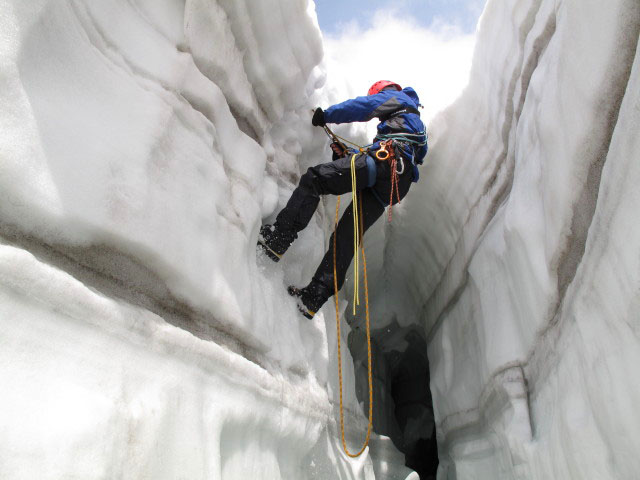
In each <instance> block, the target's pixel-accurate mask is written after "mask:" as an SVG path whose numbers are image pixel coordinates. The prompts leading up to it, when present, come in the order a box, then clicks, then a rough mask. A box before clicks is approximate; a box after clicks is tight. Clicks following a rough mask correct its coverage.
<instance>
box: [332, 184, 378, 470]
mask: <svg viewBox="0 0 640 480" xmlns="http://www.w3.org/2000/svg"><path fill="white" fill-rule="evenodd" d="M359 199H360V215H359V217H360V235H358V240H360V248H361V250H362V264H363V267H364V296H365V305H366V307H365V312H366V322H367V323H366V326H367V361H368V371H369V372H368V373H369V426H368V427H367V436H366V438H365V440H364V445H362V448H361V449H360V451H359V452H358V453H351V452H349V449H348V448H347V441H346V440H345V437H344V410H343V405H342V352H341V349H340V313H339V310H338V305H339V301H338V273H337V253H336V251H337V248H336V247H337V244H338V240H337V239H338V218H339V213H340V197H338V201H337V203H336V219H335V230H334V232H333V286H334V289H335V292H334V298H335V302H336V334H337V337H338V377H339V380H340V431H341V434H342V448H343V449H344V453H346V454H347V455H348V456H349V457H351V458H356V457H359V456H360V455H362V452H364V450H365V449H366V448H367V446H368V445H369V438H370V437H371V427H372V424H373V379H372V369H371V329H370V321H369V286H368V282H367V258H366V256H365V254H364V243H363V241H362V235H363V234H364V233H363V232H364V229H363V228H362V194H360V196H359ZM354 203H355V202H354ZM352 205H353V203H352ZM353 208H355V209H357V208H358V205H357V204H356V205H353ZM355 213H357V212H354V214H355ZM354 235H356V232H355V231H354ZM355 253H356V255H357V253H358V252H357V250H356V252H355Z"/></svg>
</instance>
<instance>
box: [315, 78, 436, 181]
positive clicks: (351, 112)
mask: <svg viewBox="0 0 640 480" xmlns="http://www.w3.org/2000/svg"><path fill="white" fill-rule="evenodd" d="M419 105H420V99H419V98H418V94H417V93H416V91H415V90H414V89H413V88H411V87H407V88H405V89H403V90H402V91H397V90H385V91H382V92H380V93H376V94H375V95H367V96H364V97H356V98H354V99H351V100H347V101H345V102H342V103H338V104H337V105H333V106H332V107H329V108H327V109H326V110H325V112H324V119H325V121H326V122H327V123H351V122H368V121H369V120H371V119H373V118H378V119H380V123H379V124H378V135H376V138H374V144H373V146H372V148H371V149H372V150H377V149H378V148H379V141H380V140H382V139H383V138H380V136H383V135H387V134H398V133H406V134H413V135H417V136H414V137H410V138H413V139H417V140H420V141H424V142H425V143H424V145H422V146H413V145H410V144H406V143H404V144H402V143H401V150H402V154H403V156H404V157H405V158H408V159H410V160H411V163H412V164H413V169H414V177H413V181H414V182H417V181H418V168H417V167H416V165H421V164H422V162H423V161H424V157H425V155H426V154H427V149H428V147H427V144H426V133H425V126H424V123H422V120H420V114H419V113H418V106H419ZM420 134H422V135H420Z"/></svg>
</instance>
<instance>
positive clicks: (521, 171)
mask: <svg viewBox="0 0 640 480" xmlns="http://www.w3.org/2000/svg"><path fill="white" fill-rule="evenodd" d="M639 34H640V3H638V2H637V0H631V1H627V0H616V1H612V2H608V3H607V7H606V8H603V6H602V3H601V2H596V1H583V0H580V1H578V0H562V1H556V0H521V1H517V2H510V3H509V4H508V5H507V4H506V3H505V2H501V1H497V0H494V1H489V2H488V4H487V7H486V9H485V11H484V13H483V17H482V19H481V23H480V26H479V30H478V41H477V49H476V52H475V55H474V65H473V68H472V73H471V80H470V84H469V86H468V87H467V88H466V90H465V92H464V93H463V95H462V96H461V98H459V99H458V100H457V101H456V102H455V103H454V104H453V105H452V106H451V107H449V108H448V109H447V110H446V111H444V112H443V113H442V114H441V115H439V116H438V117H436V118H435V119H434V121H433V122H432V123H431V125H430V127H429V132H430V138H431V141H432V142H431V149H430V154H429V157H428V164H427V165H426V168H423V169H422V180H421V182H420V183H419V184H418V185H417V188H415V189H414V190H413V191H412V192H411V193H410V195H409V196H408V197H407V199H406V200H405V201H403V205H402V206H401V207H399V208H398V214H397V215H396V214H395V213H394V220H393V224H392V225H390V226H389V225H377V229H378V230H377V232H376V234H375V235H376V237H375V239H373V240H371V241H369V248H370V249H373V250H374V252H383V254H381V255H376V253H374V252H371V251H370V253H369V257H370V258H374V259H376V258H377V259H378V262H377V263H375V264H373V262H372V264H373V265H372V268H375V270H376V271H375V272H374V273H373V275H375V276H376V278H377V279H378V280H377V281H376V282H375V283H374V285H375V287H374V292H373V295H372V296H373V297H374V298H376V299H377V302H376V304H375V305H374V306H373V307H372V310H373V311H375V312H377V315H376V325H377V327H378V328H379V329H383V328H385V327H386V326H388V325H393V324H394V322H398V323H399V324H400V326H402V327H404V328H407V329H408V328H411V327H412V326H413V325H414V324H415V323H416V322H418V323H419V324H420V325H421V326H422V327H423V328H424V331H425V334H426V335H427V338H428V353H429V360H430V367H431V391H432V394H433V397H434V408H435V413H436V424H437V431H438V440H439V454H440V460H441V468H440V472H439V478H458V479H496V478H505V479H511V478H523V479H549V478H557V479H560V478H562V479H565V478H575V479H583V478H598V479H633V478H637V476H638V473H637V472H638V471H640V463H639V460H638V456H637V452H638V451H640V439H639V438H638V435H637V432H636V431H637V426H638V425H640V416H639V415H638V411H637V408H635V407H634V405H637V403H638V401H640V376H639V374H638V371H637V365H639V361H640V342H639V337H638V332H639V328H640V323H639V320H640V313H639V312H640V308H639V307H640V304H639V303H638V302H639V299H640V297H639V295H640V277H639V276H638V275H640V268H639V267H640V264H639V262H640V255H639V252H640V241H639V240H640V238H639V237H638V236H639V235H640V228H639V227H638V222H637V212H638V209H639V208H640V203H639V200H640V197H639V196H638V188H637V184H638V182H639V180H640V171H639V170H638V169H639V168H640V145H639V144H638V134H637V132H638V131H640V97H639V95H640V88H639V87H640V83H639V82H640V50H639V49H638V38H639ZM632 66H633V68H632ZM381 312H384V314H381ZM397 348H402V346H401V345H398V346H397Z"/></svg>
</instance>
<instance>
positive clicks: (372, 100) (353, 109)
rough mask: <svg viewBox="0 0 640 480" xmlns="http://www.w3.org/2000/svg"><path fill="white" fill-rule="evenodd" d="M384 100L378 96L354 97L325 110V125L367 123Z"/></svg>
mask: <svg viewBox="0 0 640 480" xmlns="http://www.w3.org/2000/svg"><path fill="white" fill-rule="evenodd" d="M385 99H386V97H384V96H382V95H380V94H376V95H368V96H366V97H356V98H353V99H351V100H347V101H345V102H342V103H338V104H337V105H333V106H332V107H329V108H327V109H326V110H325V111H324V119H325V121H326V122H327V123H350V122H368V121H369V120H371V119H372V118H374V117H375V112H376V109H377V108H378V107H379V106H380V105H381V104H382V103H384V101H385Z"/></svg>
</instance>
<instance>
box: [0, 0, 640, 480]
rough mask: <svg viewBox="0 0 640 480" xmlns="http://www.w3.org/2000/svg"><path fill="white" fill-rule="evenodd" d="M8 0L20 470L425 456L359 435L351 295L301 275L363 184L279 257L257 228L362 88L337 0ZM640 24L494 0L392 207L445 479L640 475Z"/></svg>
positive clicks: (400, 318) (556, 0)
mask: <svg viewBox="0 0 640 480" xmlns="http://www.w3.org/2000/svg"><path fill="white" fill-rule="evenodd" d="M0 7H1V10H0V11H1V12H2V14H0V105H2V109H1V110H0V319H1V322H2V329H1V332H0V383H1V384H2V385H3V387H4V388H3V394H2V395H0V443H1V444H2V445H3V448H2V449H0V478H3V479H4V478H7V479H12V480H13V479H18V480H19V479H32V478H39V479H59V478H83V479H93V478H95V479H98V478H154V479H175V478H189V479H198V478H202V479H204V478H207V479H209V478H216V479H218V478H219V479H222V480H235V479H245V478H252V479H265V480H266V479H268V480H274V479H275V480H277V479H292V478H296V479H297V478H301V479H304V478H309V479H334V478H340V479H373V478H376V479H405V478H411V479H414V478H416V475H415V473H413V474H411V475H410V471H409V470H408V469H406V468H405V467H404V466H403V458H402V455H401V454H400V453H399V452H398V451H397V450H396V449H395V448H394V446H393V445H392V444H391V441H390V440H389V439H388V438H386V437H382V436H377V435H374V436H373V438H372V441H371V445H370V448H369V449H368V450H367V452H366V454H365V455H364V456H362V457H360V458H359V459H356V460H351V459H348V458H347V457H346V456H345V455H344V454H343V453H342V448H341V445H340V441H339V435H340V432H339V423H338V408H337V395H338V385H337V374H336V371H337V361H336V329H335V324H334V314H335V312H334V311H333V306H332V305H331V302H329V304H328V305H327V307H325V308H324V309H323V310H322V311H321V312H320V313H319V314H318V315H316V318H315V319H314V320H313V321H312V322H307V321H304V320H301V318H300V316H299V314H298V313H297V311H296V307H295V305H294V302H293V301H292V300H291V299H290V298H288V297H287V295H286V294H285V293H284V291H285V287H286V285H288V284H295V285H301V284H303V283H305V282H306V281H308V279H309V278H310V276H311V275H312V273H313V271H314V269H315V267H316V265H317V263H318V261H319V260H320V258H321V256H322V254H323V252H324V249H325V247H326V242H327V234H328V233H329V231H330V229H331V222H332V217H333V208H334V207H335V202H334V201H333V200H331V199H327V200H325V201H323V202H322V203H321V205H320V208H319V211H318V214H317V215H316V216H315V217H314V219H313V220H312V222H311V224H310V225H309V227H308V228H307V229H306V230H305V231H304V232H303V233H302V235H301V236H300V238H299V239H298V240H297V241H296V243H295V244H294V246H293V247H292V249H291V250H290V251H289V252H288V253H287V255H286V256H285V257H284V259H283V260H282V261H281V262H280V263H279V264H277V265H274V264H272V263H271V262H269V261H268V260H267V259H265V258H264V257H263V256H262V255H260V254H258V255H257V254H256V250H255V243H256V236H257V231H258V229H259V226H260V225H261V224H262V223H263V222H269V221H272V220H273V218H274V215H275V214H276V213H277V211H278V210H279V208H280V207H281V206H282V205H283V204H284V202H285V201H286V199H287V198H288V196H289V194H290V193H291V191H292V189H293V188H294V186H295V183H296V181H297V179H298V177H299V175H300V173H301V172H303V171H304V169H305V168H306V167H308V166H309V165H312V164H317V163H320V162H322V161H326V159H327V149H326V147H327V140H326V138H325V137H324V136H323V134H322V132H319V131H318V130H319V129H312V128H311V127H310V126H309V120H310V109H311V108H313V107H315V106H317V105H323V106H326V105H329V104H331V103H334V102H335V101H338V100H342V99H343V98H341V97H342V96H343V95H344V92H345V91H346V89H347V86H345V85H344V78H343V77H341V76H340V75H335V76H334V77H333V79H332V78H331V77H330V76H329V77H327V72H325V68H324V67H323V65H322V55H323V52H322V38H321V35H320V32H319V29H318V26H317V21H316V18H315V12H314V6H313V3H312V2H310V1H308V0H261V1H260V2H255V1H251V0H234V1H230V0H229V1H228V0H207V1H204V0H187V1H179V0H154V1H151V0H110V1H108V2H107V1H83V0H57V1H54V0H29V1H20V0H0ZM639 37H640V4H639V3H638V1H637V0H611V1H610V2H607V5H606V8H603V4H602V2H597V1H595V0H515V1H513V2H503V1H499V0H489V2H488V4H487V6H486V9H485V12H484V14H483V17H482V19H481V23H480V25H479V29H478V41H477V48H476V52H475V56H474V64H473V68H472V72H471V80H470V84H469V86H468V87H467V88H466V89H465V91H464V92H463V94H462V96H461V97H460V98H459V99H458V100H457V101H456V102H455V103H454V104H453V105H452V106H450V107H449V108H448V109H446V110H445V111H444V112H442V113H441V114H440V115H438V116H437V117H436V118H435V119H434V121H433V122H432V124H431V125H429V134H430V139H431V145H430V146H431V149H430V154H429V156H428V157H427V164H426V165H424V166H423V167H422V170H421V173H422V176H421V181H420V183H418V184H417V185H415V186H413V187H412V191H411V192H410V194H409V195H408V196H407V198H406V199H405V200H403V202H402V204H401V205H400V206H398V207H396V208H395V209H394V214H393V223H392V224H387V223H385V222H382V221H380V222H378V224H376V225H375V226H374V227H373V228H372V229H371V231H369V232H368V233H367V235H366V239H365V245H366V248H367V260H368V262H367V263H368V267H369V270H370V288H371V298H372V299H373V301H372V306H371V310H372V312H374V313H373V316H372V320H373V322H374V330H375V335H376V338H377V339H381V340H380V341H381V342H382V343H381V344H380V345H379V347H380V349H381V350H380V351H384V352H392V351H403V350H406V349H407V348H408V346H407V345H408V344H407V338H409V335H408V333H407V332H409V333H411V334H413V333H415V332H419V334H420V335H422V336H423V337H424V339H425V340H426V343H427V344H428V356H429V362H430V369H431V384H430V386H431V392H432V395H433V400H434V408H435V415H436V428H437V432H438V443H439V453H440V460H441V466H440V470H439V474H438V478H439V479H440V480H442V479H460V480H462V479H549V478H557V479H565V478H567V479H568V478H576V479H583V478H598V479H629V480H631V479H634V478H637V472H638V471H640V459H639V457H638V455H637V452H638V451H640V441H639V439H638V435H637V432H636V430H637V426H638V425H640V414H639V413H638V409H637V408H636V405H637V404H638V402H639V401H640V378H639V375H638V372H637V365H639V364H640V340H639V339H640V313H639V312H640V227H638V222H637V221H636V217H637V212H638V211H639V210H640V191H639V190H638V188H637V184H638V182H639V181H640V161H639V160H640V138H639V137H638V134H637V132H638V131H640V49H639V45H638V43H639V42H638V40H639ZM329 75H331V72H329ZM340 132H341V133H343V134H346V135H349V136H351V137H352V138H353V139H354V140H356V141H360V142H362V143H364V142H365V138H364V137H363V136H362V135H363V132H364V129H362V128H350V127H345V128H344V129H342V130H340ZM344 203H346V202H344ZM344 206H346V205H343V208H344ZM351 288H352V287H351V285H350V284H349V282H348V283H347V286H346V289H345V290H346V292H345V294H344V295H343V298H349V290H350V289H351ZM346 304H347V302H346V301H343V304H342V305H341V309H342V311H344V309H345V307H346ZM349 322H351V324H353V320H351V319H349ZM348 332H349V325H348V324H347V322H346V321H344V320H343V330H342V333H343V338H342V341H343V344H344V345H346V344H347V341H348V337H347V336H348ZM354 338H355V339H354ZM414 338H415V336H414ZM350 339H351V340H353V342H352V345H351V347H352V353H353V354H354V358H353V359H352V358H351V357H350V355H349V351H348V349H346V348H344V349H343V356H344V357H343V369H344V372H345V382H344V391H345V399H346V420H347V431H346V434H347V439H348V442H349V444H350V446H351V448H352V449H356V448H357V446H359V442H360V441H361V440H362V438H363V437H364V432H365V431H366V417H365V415H363V408H362V404H361V403H359V402H358V399H357V398H356V394H355V391H356V388H357V387H358V388H359V389H360V391H362V385H361V383H360V382H359V378H361V375H362V373H363V368H362V365H363V363H362V356H363V355H364V352H365V351H366V349H364V348H362V343H361V342H359V341H358V339H357V337H350ZM383 340H384V341H383ZM412 348H415V347H412ZM376 361H378V362H380V359H378V360H376ZM354 362H355V364H354ZM380 369H381V370H384V365H382V366H381V367H380ZM356 374H357V375H358V378H356ZM376 382H379V383H380V382H384V378H380V377H378V378H376ZM375 398H376V400H375V401H376V405H377V407H376V408H378V409H379V410H378V411H383V412H388V411H392V410H393V409H392V405H390V404H388V403H386V404H385V402H386V400H385V396H384V392H383V391H382V390H377V393H376V397H375ZM385 414H386V413H385ZM378 415H380V414H379V413H378ZM379 421H380V422H382V423H384V418H382V419H379ZM423 421H424V422H426V420H425V419H423V418H418V419H416V420H415V421H414V422H413V424H411V425H409V427H411V428H410V429H413V430H415V431H417V430H418V427H419V426H420V425H422V423H421V422H423ZM385 428H386V427H385ZM388 428H389V429H392V428H393V425H389V426H388Z"/></svg>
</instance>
